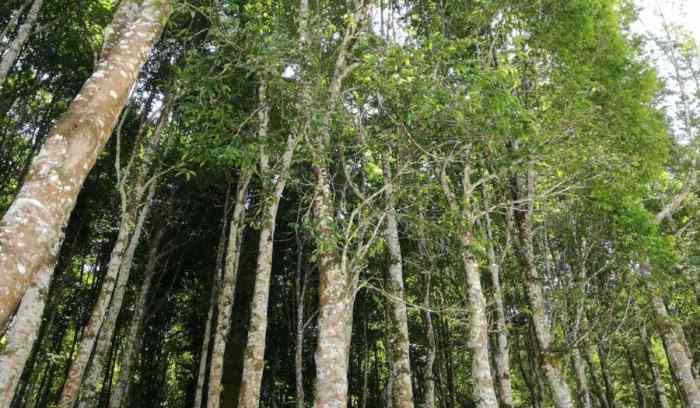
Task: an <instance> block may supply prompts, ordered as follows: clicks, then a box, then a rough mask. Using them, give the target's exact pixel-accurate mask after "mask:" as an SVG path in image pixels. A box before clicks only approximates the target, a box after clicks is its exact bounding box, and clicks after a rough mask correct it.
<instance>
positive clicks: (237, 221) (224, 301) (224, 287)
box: [207, 169, 252, 408]
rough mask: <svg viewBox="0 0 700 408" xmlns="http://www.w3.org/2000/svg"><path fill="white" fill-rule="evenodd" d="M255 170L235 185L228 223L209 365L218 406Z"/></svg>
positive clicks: (212, 399) (212, 403) (211, 393)
mask: <svg viewBox="0 0 700 408" xmlns="http://www.w3.org/2000/svg"><path fill="white" fill-rule="evenodd" d="M251 175H252V172H251V171H250V170H248V169H243V170H242V171H241V174H240V176H239V179H238V185H237V187H236V199H235V203H234V207H233V214H231V221H230V222H229V233H228V245H227V249H226V262H225V264H224V274H223V277H222V279H221V281H220V282H219V288H218V299H217V302H216V303H217V316H216V329H215V330H214V345H213V348H212V352H211V366H210V368H209V389H208V392H207V406H208V407H209V408H218V407H219V406H220V404H221V391H222V384H221V380H222V378H223V371H224V354H225V352H226V341H227V340H228V335H229V331H230V330H231V313H232V312H233V310H232V308H233V297H234V295H235V293H236V280H237V275H238V262H239V260H240V241H241V236H242V234H243V229H244V226H245V225H244V218H245V210H246V198H247V196H248V184H249V183H250V178H251Z"/></svg>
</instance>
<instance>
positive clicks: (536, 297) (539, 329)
mask: <svg viewBox="0 0 700 408" xmlns="http://www.w3.org/2000/svg"><path fill="white" fill-rule="evenodd" d="M527 179H528V181H527V186H528V187H527V200H528V203H527V208H526V209H518V210H516V214H515V219H516V224H517V228H518V235H519V237H520V245H519V251H518V252H519V255H520V262H521V264H522V272H523V283H524V286H525V294H526V298H527V302H528V305H529V307H530V313H531V315H532V317H531V318H532V323H533V326H534V329H535V340H536V341H537V347H538V349H539V353H540V354H541V358H539V359H538V360H539V363H540V366H541V368H542V371H544V375H545V378H546V380H547V383H548V385H549V388H550V389H551V391H552V397H553V399H554V405H555V406H556V407H557V408H569V407H573V400H572V398H571V391H570V390H569V386H568V384H567V383H566V379H565V378H564V374H563V373H562V368H561V367H562V366H561V364H560V362H559V357H558V356H557V355H556V354H555V353H554V352H553V350H552V348H551V347H552V342H553V336H552V332H551V322H550V319H549V314H548V312H547V307H546V301H545V297H544V290H543V288H542V285H541V283H540V276H539V272H538V271H537V265H536V264H535V253H534V248H533V234H532V207H533V200H534V198H535V191H534V190H535V175H534V171H533V170H532V169H529V170H528V177H527ZM513 184H514V186H513V193H514V201H518V198H519V197H520V196H521V192H520V191H519V186H518V183H517V181H516V182H514V183H513Z"/></svg>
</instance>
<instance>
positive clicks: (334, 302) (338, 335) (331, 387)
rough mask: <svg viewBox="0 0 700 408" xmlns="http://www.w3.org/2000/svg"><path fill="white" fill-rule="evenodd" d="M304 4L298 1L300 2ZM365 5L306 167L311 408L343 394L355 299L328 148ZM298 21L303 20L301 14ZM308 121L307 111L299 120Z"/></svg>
mask: <svg viewBox="0 0 700 408" xmlns="http://www.w3.org/2000/svg"><path fill="white" fill-rule="evenodd" d="M303 2H304V0H302V3H303ZM368 9H369V4H368V3H367V2H366V1H362V2H361V5H360V7H359V8H358V9H357V10H356V11H355V15H354V18H352V19H349V23H348V25H347V27H346V30H345V34H344V37H343V40H342V42H341V44H340V46H339V49H338V54H337V56H336V61H335V69H334V73H333V76H332V78H331V81H330V84H329V87H328V107H327V110H326V112H324V119H323V123H322V125H321V128H320V129H319V130H318V133H316V134H315V135H314V137H312V139H311V140H310V143H309V146H311V155H312V167H313V173H314V199H313V216H314V221H315V226H316V234H317V265H318V269H319V315H318V342H317V346H316V354H315V360H316V382H315V391H316V392H315V398H314V406H315V407H316V408H345V407H346V406H347V394H348V378H347V374H348V365H349V360H348V358H349V351H350V341H351V329H352V310H353V304H354V298H355V293H354V292H355V286H356V284H357V282H356V279H355V277H354V276H351V273H354V271H349V270H348V268H347V264H348V262H347V259H344V258H343V255H341V253H340V250H339V248H338V243H337V241H336V230H335V228H334V225H335V203H334V196H333V190H332V187H331V175H330V168H329V163H328V161H329V159H330V157H329V156H328V154H329V149H330V132H331V122H330V121H331V114H332V113H333V112H334V111H335V109H336V107H337V105H338V104H339V103H340V96H341V89H342V84H343V80H344V79H345V77H346V76H347V75H348V74H349V73H350V71H351V69H352V66H351V65H350V64H349V62H348V59H349V57H350V53H351V51H352V47H353V44H354V41H355V39H356V37H357V35H358V34H359V32H360V28H361V27H362V25H363V24H364V22H365V21H366V18H367V13H368ZM301 20H306V16H304V15H302V17H301ZM308 99H309V94H308V90H304V91H303V96H302V105H305V106H304V108H305V109H308V108H309V107H310V106H312V104H307V102H308ZM305 116H306V117H307V118H306V120H308V121H311V117H312V115H311V112H307V113H306V115H305Z"/></svg>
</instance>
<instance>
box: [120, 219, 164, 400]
mask: <svg viewBox="0 0 700 408" xmlns="http://www.w3.org/2000/svg"><path fill="white" fill-rule="evenodd" d="M165 231H166V228H165V227H164V226H161V227H160V228H159V229H158V231H157V232H156V234H155V236H154V237H153V240H152V242H151V248H150V250H149V251H148V261H147V262H146V268H145V270H144V277H143V283H142V284H141V290H140V291H139V295H138V298H137V299H136V302H135V303H134V314H133V316H132V317H131V323H130V324H129V331H128V334H127V337H126V339H125V340H124V341H125V342H126V346H125V348H124V351H123V353H122V357H121V361H120V364H119V367H120V373H119V378H118V379H117V385H116V388H115V389H114V392H113V393H112V395H111V398H110V399H109V406H110V407H113V408H121V407H126V406H128V401H129V387H130V385H131V380H132V375H133V374H132V370H133V368H134V365H135V364H136V358H137V356H138V352H139V350H140V349H141V344H142V340H141V332H142V331H143V325H144V320H145V315H146V310H147V308H148V306H147V300H148V293H149V291H150V289H151V284H152V283H153V278H154V276H155V275H156V266H157V264H158V261H159V260H160V256H159V255H160V254H159V251H160V248H161V246H160V244H161V241H162V240H163V236H164V235H165Z"/></svg>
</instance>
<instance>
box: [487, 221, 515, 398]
mask: <svg viewBox="0 0 700 408" xmlns="http://www.w3.org/2000/svg"><path fill="white" fill-rule="evenodd" d="M486 230H487V236H488V238H489V244H488V252H487V254H488V258H489V272H490V273H491V285H493V300H494V304H495V306H496V336H497V338H496V345H497V347H496V350H494V354H495V355H494V360H495V363H496V364H495V366H496V378H497V379H498V390H499V397H500V405H501V407H504V408H510V407H513V406H514V402H513V389H512V386H511V383H510V356H509V352H508V329H507V326H506V313H505V307H504V306H503V290H502V289H501V277H500V269H501V268H500V266H499V264H498V260H497V259H496V252H495V250H494V248H493V244H492V243H491V240H492V239H493V238H492V234H491V217H490V216H489V215H488V213H487V214H486Z"/></svg>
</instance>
